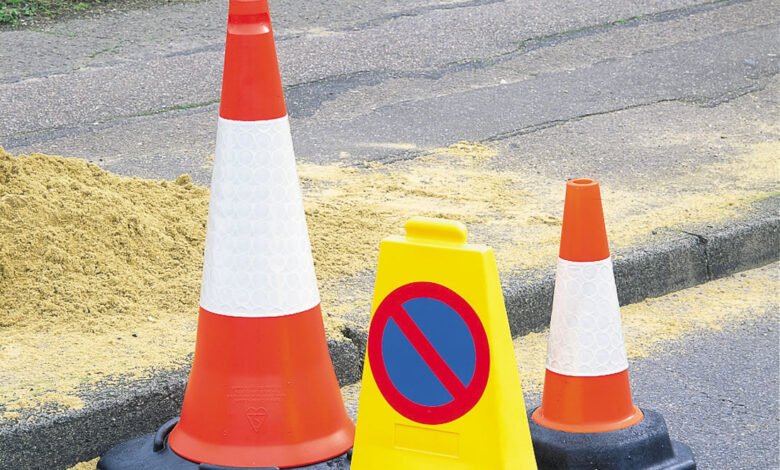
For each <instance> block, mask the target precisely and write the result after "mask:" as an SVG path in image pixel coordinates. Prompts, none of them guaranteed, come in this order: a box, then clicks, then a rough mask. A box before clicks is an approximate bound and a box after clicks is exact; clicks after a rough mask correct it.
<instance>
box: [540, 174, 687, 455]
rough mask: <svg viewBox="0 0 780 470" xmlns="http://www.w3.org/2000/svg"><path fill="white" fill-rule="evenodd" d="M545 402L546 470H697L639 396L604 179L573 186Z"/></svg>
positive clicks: (570, 185) (574, 182)
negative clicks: (632, 379) (635, 397)
mask: <svg viewBox="0 0 780 470" xmlns="http://www.w3.org/2000/svg"><path fill="white" fill-rule="evenodd" d="M559 256H560V257H559V260H558V269H557V273H556V278H555V295H554V300H553V311H552V319H551V321H550V339H549V345H548V352H547V371H546V375H545V381H544V390H543V395H542V405H541V406H540V407H539V408H537V409H536V410H535V411H534V412H533V413H532V415H531V420H530V425H531V433H532V436H533V441H534V451H535V453H536V459H537V463H538V464H539V468H542V469H544V468H556V469H558V468H562V469H563V468H577V469H580V468H583V469H586V468H593V469H596V468H598V469H605V468H616V469H617V468H620V469H642V468H653V469H675V470H683V469H693V468H696V464H695V462H694V459H693V454H692V453H691V450H690V449H689V448H688V447H687V446H685V445H684V444H681V443H678V442H672V441H671V440H670V439H669V434H668V431H667V429H666V424H665V422H664V419H663V417H662V416H661V415H660V414H658V413H656V412H653V411H651V410H640V409H639V408H637V407H636V406H635V405H634V403H633V401H632V398H631V387H630V384H629V377H628V360H627V358H626V349H625V345H624V342H623V333H622V327H621V324H620V308H619V303H618V297H617V289H616V287H615V279H614V274H613V270H612V261H611V258H610V253H609V246H608V243H607V234H606V228H605V225H604V215H603V213H602V207H601V194H600V191H599V184H598V182H596V181H594V180H591V179H584V178H583V179H575V180H572V181H569V182H568V183H567V185H566V202H565V205H564V210H563V228H562V233H561V247H560V255H559Z"/></svg>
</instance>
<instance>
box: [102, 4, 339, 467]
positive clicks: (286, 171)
mask: <svg viewBox="0 0 780 470" xmlns="http://www.w3.org/2000/svg"><path fill="white" fill-rule="evenodd" d="M211 187H212V191H211V200H210V206H209V220H208V233H207V236H206V254H205V262H204V266H203V286H202V291H201V301H200V305H201V307H200V314H199V318H198V337H197V345H196V348H195V358H194V363H193V367H192V372H191V374H190V380H189V384H188V385H187V391H186V393H185V397H184V404H183V407H182V413H181V420H180V421H178V423H177V422H176V420H173V421H171V422H169V423H168V424H167V425H165V426H164V427H163V428H162V429H161V430H160V431H159V432H158V434H157V436H155V437H153V436H151V435H150V436H145V437H142V438H139V439H136V440H133V441H129V442H127V443H124V444H121V445H119V446H117V447H115V448H114V449H112V450H111V451H110V452H109V453H108V454H106V455H105V456H104V457H103V459H102V460H101V462H100V464H99V468H101V469H104V470H119V469H128V470H129V469H133V470H139V469H157V468H160V469H196V468H201V469H203V468H213V467H214V466H218V467H219V468H246V467H252V468H259V467H263V468H266V467H270V468H299V467H303V466H307V467H306V468H329V469H334V468H348V456H347V452H348V451H349V449H350V448H351V446H352V442H353V438H354V426H353V424H352V422H351V421H350V419H349V417H348V416H347V414H346V411H345V409H344V404H343V402H342V400H341V395H340V391H339V387H338V383H337V380H336V375H335V373H334V370H333V365H332V363H331V361H330V357H329V355H328V348H327V342H326V338H325V331H324V327H323V322H322V317H321V313H320V298H319V293H318V290H317V284H316V278H315V274H314V265H313V260H312V255H311V248H310V245H309V237H308V233H307V229H306V220H305V216H304V211H303V200H302V197H301V192H300V187H299V183H298V179H297V175H296V169H295V156H294V154H293V147H292V139H291V135H290V127H289V123H288V118H287V112H286V108H285V104H284V98H283V93H282V84H281V79H280V76H279V70H278V65H277V59H276V51H275V46H274V40H273V33H272V30H271V22H270V17H269V13H268V3H267V0H230V6H229V13H228V28H227V44H226V51H225V71H224V78H223V87H222V102H221V106H220V118H219V123H218V130H217V149H216V161H215V165H214V173H213V176H212V185H211ZM309 465H312V467H308V466H309Z"/></svg>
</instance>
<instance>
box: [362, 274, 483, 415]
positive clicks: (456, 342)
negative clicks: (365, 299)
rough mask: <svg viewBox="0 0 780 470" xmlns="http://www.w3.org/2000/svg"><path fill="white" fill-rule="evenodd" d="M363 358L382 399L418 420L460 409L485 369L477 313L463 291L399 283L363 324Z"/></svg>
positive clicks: (478, 392) (470, 401)
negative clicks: (365, 325) (365, 344)
mask: <svg viewBox="0 0 780 470" xmlns="http://www.w3.org/2000/svg"><path fill="white" fill-rule="evenodd" d="M368 360H369V363H370V364H371V371H372V372H373V374H374V380H375V381H376V384H377V386H378V387H379V390H380V392H381V393H382V395H383V396H384V397H385V400H387V403H388V404H389V405H390V406H392V407H393V409H395V410H396V411H397V412H398V413H400V414H401V415H403V416H405V417H406V418H409V419H410V420H412V421H415V422H418V423H422V424H443V423H448V422H450V421H454V420H456V419H458V418H460V417H461V416H463V415H464V414H466V413H467V412H468V411H469V410H471V409H472V408H473V407H474V405H476V404H477V402H479V399H480V398H481V397H482V394H483V392H484V391H485V387H486V386H487V380H488V374H489V372H490V348H489V346H488V341H487V334H486V333H485V328H484V327H483V326H482V322H481V321H480V319H479V316H478V315H477V313H476V312H475V311H474V309H473V308H472V307H471V305H469V303H468V302H466V300H464V299H463V297H461V296H460V295H458V294H457V293H456V292H454V291H453V290H451V289H449V288H447V287H444V286H442V285H440V284H436V283H433V282H414V283H410V284H406V285H404V286H401V287H399V288H397V289H396V290H394V291H393V292H391V293H390V294H389V295H388V296H387V297H385V298H384V300H382V303H380V304H379V307H377V309H376V312H375V313H374V317H373V319H372V320H371V326H370V328H369V334H368Z"/></svg>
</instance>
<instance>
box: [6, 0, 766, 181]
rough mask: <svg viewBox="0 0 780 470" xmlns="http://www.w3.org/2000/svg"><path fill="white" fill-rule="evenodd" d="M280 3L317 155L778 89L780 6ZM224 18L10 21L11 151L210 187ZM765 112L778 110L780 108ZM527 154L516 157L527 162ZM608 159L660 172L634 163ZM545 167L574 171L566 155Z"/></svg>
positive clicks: (201, 11)
mask: <svg viewBox="0 0 780 470" xmlns="http://www.w3.org/2000/svg"><path fill="white" fill-rule="evenodd" d="M272 13H273V18H274V24H275V29H276V34H277V37H278V49H279V56H280V62H281V69H282V74H283V78H284V82H285V84H286V95H287V101H288V107H289V112H290V115H291V117H292V120H293V123H292V126H293V132H294V137H295V143H296V150H297V154H298V158H299V160H301V161H303V162H315V163H330V162H338V163H339V164H342V165H343V164H360V163H361V162H364V161H366V160H383V161H388V160H395V159H402V158H410V157H414V156H416V155H419V154H420V153H421V152H423V151H425V150H427V149H431V148H434V147H440V146H445V145H449V144H451V143H453V142H456V141H458V140H474V141H491V142H498V143H501V144H507V145H509V144H512V143H515V144H519V145H523V144H524V142H525V140H526V139H524V136H529V135H534V134H537V133H539V132H540V131H542V130H544V129H549V128H555V129H559V130H560V132H558V133H556V135H554V136H553V137H552V138H551V139H550V140H551V141H552V142H565V141H576V139H577V137H576V136H571V135H569V134H567V133H566V132H564V131H563V130H562V129H561V125H562V124H566V123H570V122H573V121H578V120H582V119H586V118H587V117H591V116H600V115H605V114H609V113H615V112H620V111H623V110H632V109H637V108H641V109H644V110H645V111H646V113H645V114H642V113H639V114H636V116H638V117H637V118H636V119H640V118H641V116H642V115H647V114H648V113H653V112H655V111H656V110H659V109H665V110H668V111H666V112H661V113H660V114H661V115H662V116H660V118H657V119H655V120H654V121H653V122H652V123H650V122H643V123H641V125H642V126H654V127H655V128H656V129H657V130H658V131H662V130H664V126H665V125H666V121H668V120H669V119H673V118H674V116H675V115H676V113H677V112H676V110H675V108H674V107H664V106H663V105H665V104H680V105H684V106H685V107H687V108H701V107H718V106H720V105H722V104H724V103H728V102H730V101H731V100H734V99H735V98H737V97H740V96H744V95H750V96H755V97H757V99H759V100H760V101H761V103H763V104H768V105H773V104H776V103H777V100H778V81H777V79H776V75H777V73H778V69H780V57H779V56H778V53H780V47H778V46H780V34H778V26H779V22H778V18H780V4H778V3H777V2H775V1H771V0H755V1H715V2H701V1H670V0H667V1H659V2H649V3H646V4H645V3H635V4H627V3H626V2H621V1H619V0H613V1H601V2H598V4H593V3H592V2H582V1H581V2H563V1H556V2H552V3H550V2H547V1H544V2H543V1H530V2H526V1H524V2H518V1H494V0H487V1H485V0H481V1H480V0H472V1H457V0H456V1H438V2H435V1H431V0H416V1H413V2H409V1H400V0H397V1H390V2H383V1H370V2H355V1H354V0H340V1H336V2H329V4H328V7H327V8H323V7H322V6H319V5H316V4H311V2H303V1H300V0H298V1H294V0H283V1H282V0H280V1H276V2H273V3H272ZM224 17H225V4H224V2H221V1H213V0H207V1H205V2H196V3H182V4H173V5H166V6H160V7H156V8H151V9H148V10H136V11H128V12H120V13H116V14H113V15H107V16H103V17H100V18H98V19H90V18H85V19H76V20H70V21H66V22H62V23H56V24H53V25H49V26H46V27H43V28H42V29H38V30H24V31H5V32H0V42H1V43H3V44H5V45H7V46H10V47H3V48H0V61H2V63H3V64H5V67H4V68H3V70H2V71H0V109H2V110H3V113H2V115H0V145H2V146H4V147H5V148H6V150H9V151H11V152H14V153H24V152H30V151H40V152H49V153H57V154H63V155H69V156H81V157H85V158H89V159H90V160H94V161H95V162H97V163H99V164H102V165H103V166H104V167H106V168H108V169H110V170H112V171H115V172H118V173H120V174H127V175H138V176H145V177H164V178H170V177H174V176H177V175H178V174H180V173H183V172H189V173H191V174H192V175H193V177H194V178H195V179H196V180H197V181H200V182H207V180H208V171H207V170H204V169H203V168H202V167H203V164H202V163H203V159H204V158H205V157H206V156H207V155H209V154H210V153H212V152H213V145H214V129H213V128H214V120H215V116H216V112H217V108H218V98H219V85H220V80H221V77H220V73H221V66H222V48H223V44H224V39H223V35H224V32H223V24H224ZM497 103H500V104H501V106H497V105H496V104H497ZM753 104H755V103H753ZM748 106H749V107H751V106H750V105H748ZM752 108H756V106H752ZM751 111H753V109H751ZM730 112H731V116H729V117H730V118H731V119H732V120H734V119H739V118H742V117H743V116H745V117H748V118H750V119H754V118H755V117H756V116H748V115H747V113H746V111H745V110H733V111H730ZM760 113H761V115H760V116H758V118H760V119H764V120H766V121H771V120H776V119H777V109H776V106H763V107H761V110H760ZM630 123H631V122H629V124H630ZM620 127H625V124H624V125H622V126H620ZM616 130H617V131H619V128H618V129H615V128H603V129H601V132H600V134H602V136H604V137H606V134H610V133H613V132H615V131H616ZM592 135H593V134H592ZM589 157H590V156H589V155H585V156H583V157H582V159H583V160H585V161H591V160H592V159H591V158H589ZM515 160H516V161H507V162H505V163H506V164H507V165H508V166H518V165H524V164H525V163H526V162H525V161H523V159H515ZM693 160H694V161H693V162H692V163H693V164H694V165H695V164H696V163H697V162H699V161H701V162H706V161H708V159H707V157H704V156H702V158H701V159H697V158H696V157H694V159H693ZM610 170H613V171H612V173H615V172H618V173H623V174H625V175H636V174H637V173H646V172H652V173H653V174H657V172H658V170H659V168H657V167H656V166H651V168H646V165H645V162H644V161H642V160H641V159H630V161H627V162H623V163H622V164H621V165H619V166H617V167H614V168H607V169H606V171H607V172H610ZM666 170H667V171H673V168H672V167H667V168H666ZM537 171H541V172H543V173H544V174H545V175H547V176H550V177H555V178H561V177H565V176H568V175H565V176H562V175H561V174H560V171H559V168H558V167H557V165H555V164H551V165H544V164H540V165H539V166H538V168H537Z"/></svg>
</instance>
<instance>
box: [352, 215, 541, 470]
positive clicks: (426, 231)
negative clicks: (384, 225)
mask: <svg viewBox="0 0 780 470" xmlns="http://www.w3.org/2000/svg"><path fill="white" fill-rule="evenodd" d="M352 468H353V469H354V470H393V469H399V470H400V469H403V470H415V469H421V470H423V469H424V470H431V469H434V470H439V469H440V470H449V469H453V470H454V469H458V470H466V469H469V470H477V469H478V470H485V469H489V470H501V469H513V470H518V469H535V468H536V462H535V459H534V454H533V447H532V444H531V436H530V432H529V429H528V421H527V418H526V411H525V404H524V402H523V391H522V388H521V386H520V376H519V374H518V371H517V365H516V363H515V356H514V349H513V346H512V337H511V334H510V332H509V323H508V321H507V316H506V310H505V307H504V298H503V294H502V292H501V285H500V282H499V277H498V270H497V268H496V262H495V257H494V255H493V250H492V249H491V248H489V247H486V246H483V245H473V244H468V243H467V232H466V227H465V226H463V224H461V223H458V222H452V221H447V220H441V219H429V218H414V219H412V220H410V221H409V222H407V224H406V236H405V237H399V236H394V237H389V238H386V239H385V240H383V241H382V243H381V245H380V250H379V265H378V268H377V279H376V287H375V291H374V304H373V307H372V315H371V325H370V327H369V338H368V347H367V352H366V362H365V366H364V368H363V383H362V389H361V393H360V405H359V408H358V422H357V433H356V436H355V447H354V454H353V458H352Z"/></svg>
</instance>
